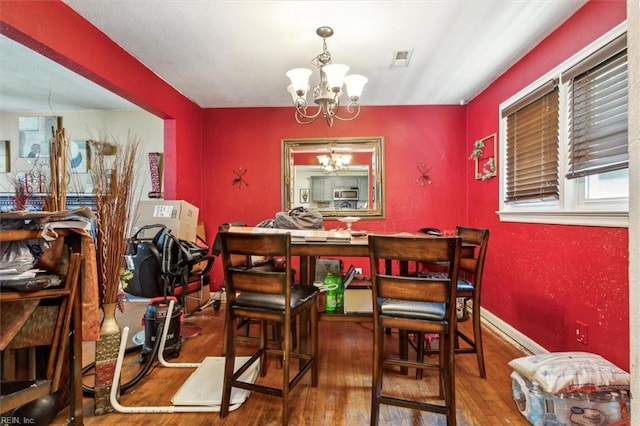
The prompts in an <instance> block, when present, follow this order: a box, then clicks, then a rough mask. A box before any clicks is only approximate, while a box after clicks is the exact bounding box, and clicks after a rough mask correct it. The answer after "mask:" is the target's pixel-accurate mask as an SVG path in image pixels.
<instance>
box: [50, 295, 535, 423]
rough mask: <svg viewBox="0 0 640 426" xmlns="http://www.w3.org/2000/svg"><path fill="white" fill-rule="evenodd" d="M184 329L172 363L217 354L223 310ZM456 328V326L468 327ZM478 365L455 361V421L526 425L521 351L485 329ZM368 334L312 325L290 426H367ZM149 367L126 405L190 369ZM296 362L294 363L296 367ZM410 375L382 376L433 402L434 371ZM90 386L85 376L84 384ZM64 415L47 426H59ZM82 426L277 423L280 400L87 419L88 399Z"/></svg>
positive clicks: (401, 413) (429, 418) (410, 415)
mask: <svg viewBox="0 0 640 426" xmlns="http://www.w3.org/2000/svg"><path fill="white" fill-rule="evenodd" d="M144 308H145V305H144V304H137V303H129V304H127V306H126V308H125V313H124V314H122V315H121V316H120V317H119V318H118V320H119V322H120V324H121V326H125V325H128V326H130V327H131V328H132V332H131V333H130V334H131V335H133V334H134V333H135V332H137V331H139V330H140V329H141V328H142V326H141V325H140V321H141V318H142V316H143V314H144ZM187 322H188V323H189V324H190V325H195V326H199V327H201V328H202V333H201V334H200V335H199V336H197V337H194V338H190V339H187V340H185V341H184V342H183V343H182V348H181V351H180V357H179V358H178V359H174V360H171V361H172V362H200V361H202V359H203V358H204V357H206V356H220V354H221V351H222V331H223V325H224V305H223V308H222V309H221V310H220V311H218V312H215V311H213V309H211V308H209V309H207V310H205V311H201V312H197V313H195V314H194V315H192V316H190V317H189V318H188V319H187ZM468 325H469V322H468V323H462V324H461V327H467V326H468ZM484 336H485V362H486V369H487V378H486V379H482V378H480V376H479V374H478V366H477V362H476V357H475V355H473V354H459V355H457V356H456V395H457V398H456V403H457V410H456V411H457V420H458V425H460V426H483V425H487V426H495V425H503V424H504V425H527V424H528V422H527V421H526V420H525V418H524V417H523V416H522V415H521V414H520V413H519V412H518V410H517V408H516V406H515V403H514V402H513V400H512V399H511V394H510V391H511V379H510V377H509V375H510V374H511V370H510V368H509V367H508V365H507V362H508V361H510V360H511V359H513V358H516V357H519V356H522V355H523V353H522V352H521V351H520V350H519V349H518V348H516V347H514V346H512V345H511V344H510V343H508V342H506V341H504V340H502V339H501V338H500V337H499V336H498V335H497V334H495V333H492V332H490V331H489V330H488V329H485V334H484ZM388 340H389V342H388V345H387V346H386V350H387V351H389V352H390V353H391V352H395V353H397V346H398V343H397V333H392V335H391V337H390V339H388ZM92 345H93V344H92V343H85V350H84V353H83V358H84V361H85V364H86V363H87V362H90V361H92V359H93V358H92V357H93V350H92ZM372 346H373V333H372V325H371V323H363V324H358V323H345V322H321V323H320V325H319V347H320V382H319V386H318V387H317V388H313V387H312V386H311V379H310V376H307V377H305V378H304V379H303V380H302V381H301V382H300V383H299V384H298V386H297V387H296V388H295V389H294V391H293V392H292V399H291V403H290V414H289V416H290V424H291V425H356V426H357V425H368V424H369V418H370V410H371V369H372V350H373V347H372ZM250 350H251V345H250V344H248V343H247V344H242V345H240V346H239V349H238V355H239V356H241V355H245V354H248V353H250ZM137 357H138V354H137V353H133V354H131V355H128V356H127V358H126V359H125V365H124V370H123V377H124V379H123V380H125V381H126V380H127V379H126V378H130V377H133V375H134V374H135V373H136V372H137V371H138V370H139V368H140V364H139V363H138V362H137ZM155 364H156V366H155V367H153V368H152V369H151V371H150V373H149V374H148V376H147V377H145V378H144V379H143V380H142V381H141V382H140V383H139V384H138V385H136V386H135V387H133V388H132V389H131V390H129V391H128V392H127V393H126V394H125V395H123V396H122V397H121V398H120V401H121V403H122V404H124V405H127V406H138V405H170V404H171V397H172V396H173V394H174V393H175V392H176V391H177V390H178V388H179V387H180V386H181V385H182V384H183V383H184V381H185V380H186V379H187V378H188V376H189V375H190V374H191V372H192V371H193V370H192V369H175V368H171V369H169V368H165V367H162V366H159V365H158V363H157V362H156V363H155ZM295 364H296V365H297V363H295ZM268 368H269V371H268V374H267V378H265V379H262V378H259V380H264V381H265V382H268V383H270V384H272V385H273V384H276V383H280V382H279V381H278V377H279V376H280V374H279V373H280V371H279V370H278V366H277V364H276V362H275V359H273V358H272V359H270V360H269V363H268ZM414 373H415V371H414V370H410V371H409V375H408V376H402V375H400V374H399V371H393V370H391V369H389V370H388V371H385V379H384V384H385V388H386V386H387V385H389V386H390V389H391V390H392V391H393V392H399V394H401V395H404V396H407V397H415V398H421V399H425V398H432V397H433V396H437V393H438V388H437V382H435V381H434V380H433V378H434V375H435V372H432V371H427V372H425V374H424V378H423V379H422V380H416V379H415V374H414ZM85 381H86V382H88V383H90V382H91V378H90V377H88V378H86V379H85ZM65 415H66V414H65V412H64V411H63V412H62V413H60V415H59V416H58V417H57V419H56V421H54V423H53V424H54V425H65V424H66V422H65ZM84 415H85V419H84V420H85V424H86V425H106V426H129V425H131V426H139V425H141V424H157V425H183V424H189V425H203V426H204V425H242V426H244V425H260V426H263V425H278V424H280V416H281V403H280V400H279V399H278V398H274V397H269V396H265V395H261V394H257V393H253V394H251V396H250V397H249V398H248V399H247V401H246V402H245V403H244V404H243V405H242V406H241V407H240V408H238V409H237V410H236V411H233V412H231V413H230V414H229V416H228V417H226V418H225V419H220V418H219V415H218V413H163V414H124V413H117V412H114V413H110V414H107V415H102V416H94V414H93V399H92V398H85V399H84ZM380 415H381V421H380V424H381V425H394V426H396V425H407V426H416V425H428V426H437V425H444V424H445V421H444V417H443V416H441V415H438V414H433V413H424V412H419V411H415V410H408V409H403V408H398V407H388V406H383V407H382V408H381V410H380Z"/></svg>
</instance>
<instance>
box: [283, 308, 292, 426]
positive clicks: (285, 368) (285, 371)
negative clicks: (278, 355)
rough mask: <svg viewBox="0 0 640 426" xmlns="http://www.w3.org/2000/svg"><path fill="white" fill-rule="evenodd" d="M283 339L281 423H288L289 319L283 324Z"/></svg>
mask: <svg viewBox="0 0 640 426" xmlns="http://www.w3.org/2000/svg"><path fill="white" fill-rule="evenodd" d="M283 328H284V339H283V342H282V425H283V426H286V425H287V424H288V423H289V391H290V390H291V389H290V387H291V386H290V383H289V367H290V366H291V356H290V353H291V321H285V322H284V324H283Z"/></svg>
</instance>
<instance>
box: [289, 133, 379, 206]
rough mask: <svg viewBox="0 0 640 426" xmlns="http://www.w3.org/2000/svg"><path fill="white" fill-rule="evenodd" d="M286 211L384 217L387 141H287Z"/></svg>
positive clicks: (369, 138) (367, 139)
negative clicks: (301, 210) (295, 208)
mask: <svg viewBox="0 0 640 426" xmlns="http://www.w3.org/2000/svg"><path fill="white" fill-rule="evenodd" d="M281 169H282V209H283V210H284V211H287V210H290V209H292V208H294V207H307V208H312V209H316V210H318V211H319V212H320V213H322V216H324V217H326V218H329V219H330V218H339V217H347V216H357V217H366V218H384V178H383V177H384V139H383V138H382V137H362V138H331V139H329V138H327V139H320V138H318V139H283V140H282V163H281Z"/></svg>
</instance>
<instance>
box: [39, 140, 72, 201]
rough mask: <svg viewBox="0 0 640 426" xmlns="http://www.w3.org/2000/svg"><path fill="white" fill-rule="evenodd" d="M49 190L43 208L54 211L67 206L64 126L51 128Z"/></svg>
mask: <svg viewBox="0 0 640 426" xmlns="http://www.w3.org/2000/svg"><path fill="white" fill-rule="evenodd" d="M51 130H52V132H53V135H52V136H53V138H52V139H51V153H50V157H51V161H50V163H49V164H50V167H51V191H50V192H49V195H48V196H47V197H46V198H45V204H44V210H46V211H51V212H56V211H60V210H65V209H66V208H67V184H66V180H67V148H68V146H69V141H68V140H67V138H66V136H65V131H64V128H62V129H60V130H55V129H51Z"/></svg>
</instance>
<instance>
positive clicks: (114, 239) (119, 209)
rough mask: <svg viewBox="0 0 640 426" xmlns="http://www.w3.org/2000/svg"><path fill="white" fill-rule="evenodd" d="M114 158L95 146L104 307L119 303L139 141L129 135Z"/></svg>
mask: <svg viewBox="0 0 640 426" xmlns="http://www.w3.org/2000/svg"><path fill="white" fill-rule="evenodd" d="M116 145H117V147H118V149H117V150H116V152H115V155H114V156H111V155H106V154H105V151H104V150H102V149H100V146H99V143H96V146H95V149H94V147H92V149H93V152H95V153H96V154H95V157H94V158H95V164H94V167H93V168H92V171H91V173H92V177H93V185H94V190H95V194H96V216H97V225H98V229H97V244H96V245H97V247H96V256H97V261H98V262H97V263H98V278H99V280H100V297H101V300H102V303H116V302H117V301H118V292H119V287H120V275H121V274H122V271H123V269H124V254H125V250H126V239H127V235H128V232H129V227H130V223H129V217H130V215H131V203H132V200H133V194H134V190H135V187H136V182H135V179H136V173H135V165H136V157H137V151H138V146H139V145H140V139H139V138H138V137H135V136H132V135H128V137H127V143H126V144H123V145H120V144H119V143H116Z"/></svg>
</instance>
